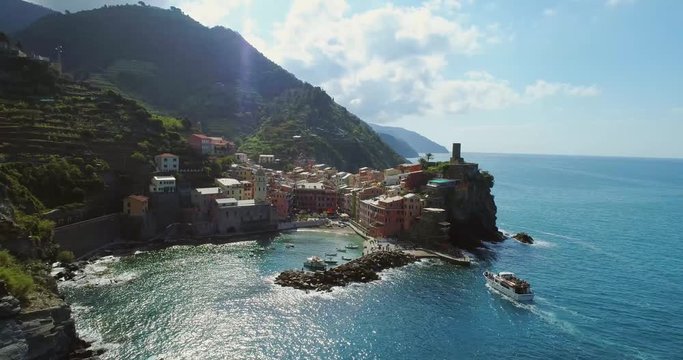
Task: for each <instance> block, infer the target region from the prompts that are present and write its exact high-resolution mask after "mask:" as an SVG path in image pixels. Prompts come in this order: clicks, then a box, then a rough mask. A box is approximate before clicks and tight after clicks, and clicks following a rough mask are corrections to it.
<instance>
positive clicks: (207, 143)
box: [188, 134, 235, 155]
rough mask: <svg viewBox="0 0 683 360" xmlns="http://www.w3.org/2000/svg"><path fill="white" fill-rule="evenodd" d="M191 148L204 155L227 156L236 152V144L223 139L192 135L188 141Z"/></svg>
mask: <svg viewBox="0 0 683 360" xmlns="http://www.w3.org/2000/svg"><path fill="white" fill-rule="evenodd" d="M188 142H189V143H190V147H192V148H193V149H195V150H196V151H198V152H200V153H202V154H204V155H226V154H230V153H232V152H233V151H234V150H235V144H233V143H232V142H230V141H228V140H225V139H223V137H213V136H206V135H203V134H192V135H190V138H189V139H188Z"/></svg>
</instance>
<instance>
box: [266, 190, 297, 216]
mask: <svg viewBox="0 0 683 360" xmlns="http://www.w3.org/2000/svg"><path fill="white" fill-rule="evenodd" d="M292 191H293V189H292V187H291V186H287V185H281V186H279V187H273V188H271V189H270V191H269V194H268V198H269V199H270V203H271V204H272V205H273V207H275V213H276V216H277V219H278V220H279V221H282V220H286V219H287V218H289V208H290V203H291V201H292Z"/></svg>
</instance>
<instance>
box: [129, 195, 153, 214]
mask: <svg viewBox="0 0 683 360" xmlns="http://www.w3.org/2000/svg"><path fill="white" fill-rule="evenodd" d="M148 211H149V198H148V197H147V196H142V195H128V196H127V197H125V198H124V199H123V213H124V214H126V215H129V216H145V215H147V212H148Z"/></svg>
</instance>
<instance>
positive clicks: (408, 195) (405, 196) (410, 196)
mask: <svg viewBox="0 0 683 360" xmlns="http://www.w3.org/2000/svg"><path fill="white" fill-rule="evenodd" d="M403 197H404V198H406V199H412V198H415V197H418V196H417V195H416V194H413V193H410V194H405V195H403Z"/></svg>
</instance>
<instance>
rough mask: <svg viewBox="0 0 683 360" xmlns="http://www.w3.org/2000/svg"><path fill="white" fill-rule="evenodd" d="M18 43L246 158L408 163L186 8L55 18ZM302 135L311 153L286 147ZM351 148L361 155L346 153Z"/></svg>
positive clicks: (122, 8)
mask: <svg viewBox="0 0 683 360" xmlns="http://www.w3.org/2000/svg"><path fill="white" fill-rule="evenodd" d="M83 34H88V36H83ZM16 37H18V38H19V40H21V41H22V43H23V44H24V47H26V48H28V49H31V50H34V51H35V52H36V53H39V54H49V53H51V52H54V48H55V46H57V45H61V46H63V48H64V52H63V55H62V58H63V67H64V69H65V71H67V72H70V73H71V74H72V75H73V76H74V78H75V79H76V80H85V81H88V82H90V83H93V84H95V85H97V86H99V87H103V88H106V89H111V90H114V91H118V92H121V93H124V94H126V95H128V96H131V97H133V98H135V99H137V100H140V101H142V102H143V103H144V104H146V105H147V106H148V107H149V108H152V109H154V110H156V111H160V112H163V113H168V114H170V115H174V116H178V117H183V118H187V119H188V120H190V121H192V122H194V123H198V122H201V126H202V129H203V130H204V131H206V132H207V133H209V134H212V135H223V136H226V137H227V138H229V139H232V140H236V141H237V142H238V145H239V143H240V142H241V141H242V140H244V141H243V143H244V145H245V146H243V147H240V150H242V151H244V152H247V153H249V154H250V155H257V154H258V153H257V152H261V153H264V152H265V153H273V154H274V155H276V156H277V157H279V158H282V159H283V160H288V161H292V160H296V159H298V158H302V157H303V158H315V159H316V160H317V161H319V162H328V163H329V164H330V165H335V166H337V167H339V168H342V169H345V170H353V169H354V168H357V167H359V166H366V165H367V166H372V167H375V168H386V167H390V166H393V165H396V164H398V163H400V162H403V161H404V159H403V158H402V157H401V156H400V155H398V154H397V153H396V152H395V151H394V150H392V149H391V148H390V147H389V146H387V145H386V144H385V143H384V142H382V140H381V139H380V138H379V136H377V134H376V133H375V132H374V131H373V130H372V129H371V128H370V127H369V126H368V125H367V124H366V123H364V122H362V121H361V120H360V119H358V118H357V117H356V116H355V115H353V114H351V113H350V112H348V111H347V110H346V109H344V108H343V107H341V106H340V105H338V104H336V103H334V101H333V100H332V99H331V98H330V97H329V96H328V95H327V94H325V93H324V91H322V90H321V89H319V88H315V87H313V86H312V85H310V84H308V83H305V82H303V81H300V80H299V79H297V78H296V77H295V76H294V75H292V74H291V73H289V72H287V71H286V70H284V69H282V68H281V67H279V66H278V65H277V64H275V63H273V62H272V61H270V60H269V59H267V58H266V57H265V56H263V55H262V54H261V53H260V52H258V50H256V49H255V48H254V47H252V46H251V45H250V44H249V43H248V42H247V41H246V40H244V38H242V36H240V35H239V34H238V33H236V32H234V31H232V30H229V29H225V28H222V27H214V28H211V29H209V28H207V27H205V26H203V25H201V24H200V23H198V22H196V21H194V20H193V19H191V18H190V17H189V16H187V15H185V14H183V13H182V12H181V10H180V9H177V8H172V9H171V10H166V9H161V8H157V7H152V6H146V5H145V6H139V5H119V6H107V7H103V8H100V9H96V10H89V11H81V12H77V13H73V14H66V15H64V14H54V15H50V16H46V17H43V18H42V19H40V20H38V21H37V22H35V23H33V24H32V25H31V26H29V27H28V28H27V29H25V30H24V31H21V32H19V33H18V34H17V35H16ZM274 106H276V107H274ZM283 114H287V116H286V117H285V116H283ZM332 119H334V121H331V120H332ZM295 135H300V136H303V137H304V138H306V139H304V140H305V146H299V147H297V148H292V147H287V146H284V145H283V144H288V143H289V142H291V139H292V136H295ZM324 143H328V144H336V145H335V146H324ZM350 144H353V146H351V145H350ZM347 148H348V149H352V150H353V151H339V150H340V149H347ZM278 151H282V153H278Z"/></svg>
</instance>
